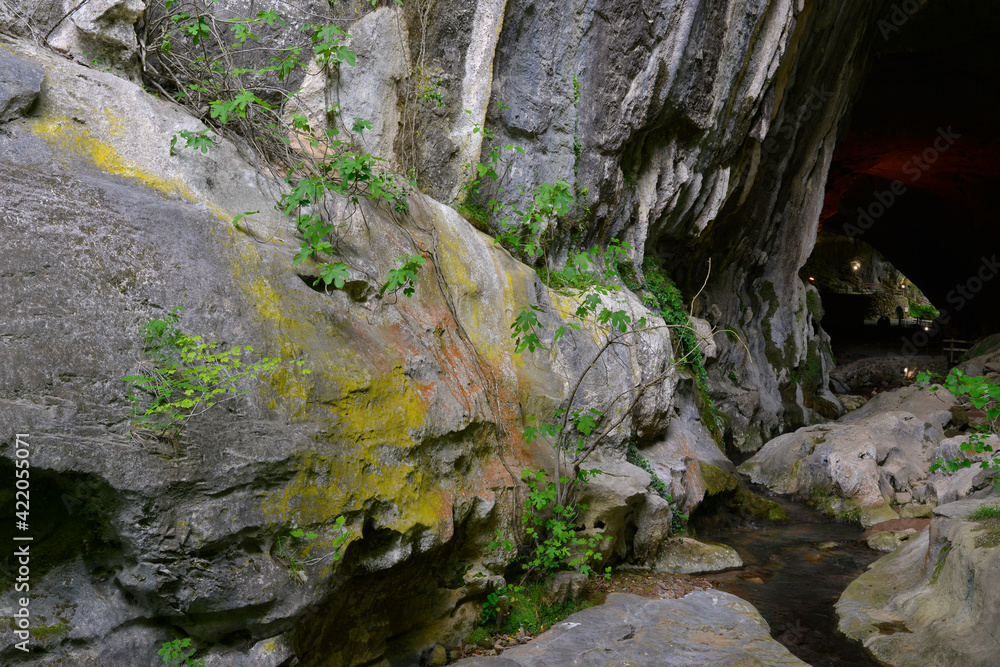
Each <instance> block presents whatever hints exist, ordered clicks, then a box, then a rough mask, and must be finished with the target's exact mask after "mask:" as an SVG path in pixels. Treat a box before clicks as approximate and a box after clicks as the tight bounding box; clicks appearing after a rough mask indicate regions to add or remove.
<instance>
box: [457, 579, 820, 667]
mask: <svg viewBox="0 0 1000 667" xmlns="http://www.w3.org/2000/svg"><path fill="white" fill-rule="evenodd" d="M454 664H455V665H462V666H463V667H559V666H562V665H567V666H569V665H573V666H575V667H576V666H579V667H605V666H607V665H629V666H631V667H647V666H648V667H654V666H657V667H660V666H666V667H669V666H671V665H676V666H678V667H680V666H681V665H684V666H689V665H700V666H706V665H719V666H722V665H727V666H731V665H747V666H750V665H754V666H760V667H763V666H767V665H805V664H806V663H804V662H802V661H801V660H799V659H798V658H796V657H795V656H794V655H792V654H791V653H790V652H789V651H788V649H786V648H785V647H784V646H782V645H781V644H779V643H778V642H777V641H775V640H774V639H772V638H771V635H770V628H769V627H768V625H767V622H766V621H765V620H764V619H763V618H762V617H761V615H760V614H759V613H758V612H757V610H756V609H754V607H753V605H751V604H750V603H749V602H746V601H745V600H741V599H740V598H738V597H736V596H735V595H730V594H729V593H723V592H721V591H717V590H709V591H695V592H694V593H690V594H688V595H686V596H684V597H683V598H679V599H676V600H649V599H646V598H642V597H639V596H637V595H631V594H627V593H612V594H610V595H608V599H607V602H606V603H605V604H603V605H599V606H597V607H591V608H590V609H585V610H583V611H580V612H577V613H575V614H573V615H572V616H570V617H569V618H567V619H566V620H565V621H563V622H561V623H556V624H555V625H554V626H553V627H552V628H551V629H549V630H548V631H546V632H545V633H543V634H541V635H540V636H539V637H538V638H537V639H535V640H534V641H532V642H530V643H528V644H524V645H523V646H517V647H514V648H511V649H508V650H506V651H504V653H503V655H502V656H496V657H475V658H466V659H464V660H459V661H458V662H456V663H454Z"/></svg>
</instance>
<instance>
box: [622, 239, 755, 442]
mask: <svg viewBox="0 0 1000 667" xmlns="http://www.w3.org/2000/svg"><path fill="white" fill-rule="evenodd" d="M642 270H643V273H644V274H645V277H646V282H645V284H644V285H642V286H641V287H640V288H641V289H646V290H648V292H647V294H646V295H645V296H644V298H643V303H644V304H646V305H647V306H649V307H652V308H654V309H655V310H656V312H657V313H658V314H659V315H660V316H661V317H662V318H663V320H664V321H665V322H666V323H667V324H668V325H671V326H672V327H674V331H675V332H676V334H677V336H676V341H677V343H676V345H677V349H676V350H675V353H676V354H677V357H678V359H680V360H681V365H682V366H684V367H687V368H688V369H689V370H690V372H691V373H692V375H693V376H694V380H695V384H696V386H697V388H698V393H699V396H700V398H701V404H702V410H701V413H702V414H701V416H702V421H703V422H704V424H705V426H706V428H708V430H709V432H710V433H711V434H712V437H713V438H715V440H716V442H721V441H722V427H723V423H724V422H723V420H722V419H721V417H720V415H719V411H718V408H716V407H715V402H714V401H712V398H711V396H709V388H708V371H707V370H706V369H705V356H704V354H702V351H701V346H700V345H699V343H698V336H697V332H696V331H695V329H694V327H692V326H691V321H690V318H689V315H688V309H687V307H686V306H685V304H684V297H683V296H682V295H681V291H680V290H679V289H678V288H677V285H675V284H674V282H673V281H672V280H671V279H670V276H668V275H667V274H666V272H665V271H663V269H662V268H661V267H659V266H658V265H657V264H656V262H655V261H654V260H653V259H652V258H651V257H647V258H646V261H645V262H644V263H643V267H642ZM727 333H733V332H729V331H727ZM737 340H738V337H737Z"/></svg>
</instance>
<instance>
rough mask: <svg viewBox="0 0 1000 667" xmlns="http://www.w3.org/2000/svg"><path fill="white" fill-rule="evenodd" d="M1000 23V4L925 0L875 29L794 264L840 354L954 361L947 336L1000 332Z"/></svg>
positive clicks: (972, 338) (966, 337) (971, 336)
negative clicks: (803, 254) (801, 261)
mask: <svg viewBox="0 0 1000 667" xmlns="http://www.w3.org/2000/svg"><path fill="white" fill-rule="evenodd" d="M998 23H1000V4H996V3H982V2H977V1H976V0H932V1H931V2H928V3H926V4H925V5H923V7H922V8H921V9H920V10H919V11H918V12H917V13H915V14H914V15H913V16H911V17H909V19H908V20H907V21H906V22H905V23H904V24H903V25H901V26H895V25H893V26H892V29H891V30H886V29H883V30H882V31H881V32H880V31H879V30H878V29H876V30H875V35H874V39H875V40H876V41H877V46H876V49H875V53H874V54H873V61H872V66H871V69H870V72H869V73H868V76H867V79H866V81H865V84H864V86H863V87H862V89H861V90H860V93H859V95H858V98H857V99H856V100H855V102H854V105H853V109H852V112H851V116H850V119H849V122H848V123H846V124H845V125H844V126H843V127H842V130H841V135H840V141H839V144H838V147H837V149H836V152H835V154H834V157H833V161H832V163H831V167H830V172H829V176H828V179H827V184H826V200H825V203H824V208H823V211H822V214H821V216H820V227H819V233H818V235H817V242H816V245H815V248H814V250H813V254H812V256H811V257H810V259H809V260H808V262H807V263H806V265H805V267H803V270H802V272H801V273H800V276H801V277H802V278H803V280H804V281H806V282H810V283H812V284H816V286H817V288H818V289H819V291H820V293H821V299H822V303H823V308H824V312H825V315H824V319H823V322H822V326H823V328H824V330H825V331H827V333H829V334H830V336H831V343H832V348H833V352H834V355H835V356H836V357H837V359H836V362H837V364H838V366H840V365H842V364H844V363H846V362H851V361H852V358H863V357H865V356H869V357H883V358H884V357H887V356H888V357H892V356H926V357H929V358H937V359H945V361H946V362H950V361H954V359H955V356H956V355H955V354H954V353H953V352H951V351H950V350H949V349H948V348H949V347H955V346H956V345H961V344H955V343H949V342H947V341H949V340H954V339H958V340H963V341H975V340H977V339H979V338H981V337H983V336H985V335H988V334H990V333H995V332H1000V308H997V307H996V306H995V304H996V303H997V301H998V298H1000V261H998V260H1000V252H997V254H994V252H995V251H998V250H1000V225H998V224H996V223H997V219H998V217H1000V187H997V186H998V183H1000V137H998V133H997V130H996V123H997V118H998V117H1000V89H998V88H997V87H996V86H995V85H994V82H995V81H997V78H998V76H997V75H998V74H1000V53H998V52H997V51H996V49H995V48H994V47H993V45H992V38H991V37H992V29H993V28H992V27H993V26H995V25H997V24H998ZM852 274H853V275H852ZM810 278H813V280H811V281H810ZM916 285H919V289H917V288H916V287H915V286H916ZM877 295H881V296H878V299H877V300H878V301H879V302H880V304H878V305H875V304H873V303H872V302H873V301H875V300H876V296H877ZM927 305H931V306H933V310H932V309H927V308H926V306H927ZM914 306H916V310H917V312H915V313H914V312H913V308H914ZM897 308H898V310H897ZM935 310H936V311H938V312H937V313H935ZM883 311H884V312H883ZM890 311H891V312H890ZM900 311H902V313H900ZM876 313H877V314H876ZM881 314H884V315H885V316H886V319H888V320H889V321H888V326H886V324H887V323H886V322H884V321H883V323H882V324H883V326H882V327H879V326H878V324H877V323H878V317H879V315H881ZM900 314H902V315H903V317H899V315H900ZM873 315H874V317H875V319H874V321H872V316H873ZM866 319H867V320H868V322H869V324H867V325H866V324H864V320H866ZM838 351H839V352H840V355H841V356H838V354H837V353H838ZM942 355H944V356H942ZM901 370H902V368H901V369H900V371H901ZM908 370H912V369H908ZM835 388H836V387H835Z"/></svg>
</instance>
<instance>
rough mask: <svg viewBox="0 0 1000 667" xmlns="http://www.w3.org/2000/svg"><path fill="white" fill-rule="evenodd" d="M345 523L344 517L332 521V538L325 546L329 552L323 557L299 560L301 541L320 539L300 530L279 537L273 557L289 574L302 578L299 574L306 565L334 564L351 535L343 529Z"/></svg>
mask: <svg viewBox="0 0 1000 667" xmlns="http://www.w3.org/2000/svg"><path fill="white" fill-rule="evenodd" d="M346 522H347V519H346V518H345V517H344V516H338V517H337V518H336V520H335V521H334V525H333V531H334V535H333V538H332V539H331V540H330V542H329V544H325V546H327V547H328V548H329V549H330V551H329V553H327V554H326V555H325V556H321V557H318V558H306V559H305V560H302V559H301V558H300V556H299V553H300V544H301V543H302V541H303V540H306V541H312V540H316V539H318V538H319V537H320V535H319V533H315V532H312V531H306V530H303V529H302V528H295V529H294V530H292V531H290V532H289V533H288V535H286V536H282V537H279V538H278V539H277V540H276V541H275V543H274V555H275V557H276V558H277V559H278V560H279V561H281V562H282V563H284V564H285V566H286V567H287V568H288V571H289V572H290V573H291V574H293V575H299V576H300V577H302V575H300V574H299V573H300V572H301V573H304V571H305V569H306V568H305V566H306V565H315V564H317V563H321V562H323V561H326V560H331V561H334V562H336V561H338V560H340V557H341V555H342V554H341V551H342V549H343V546H344V542H346V541H347V540H348V539H349V538H350V537H351V536H352V535H353V533H352V532H351V531H349V530H347V528H346V527H345V524H346ZM302 578H304V577H302Z"/></svg>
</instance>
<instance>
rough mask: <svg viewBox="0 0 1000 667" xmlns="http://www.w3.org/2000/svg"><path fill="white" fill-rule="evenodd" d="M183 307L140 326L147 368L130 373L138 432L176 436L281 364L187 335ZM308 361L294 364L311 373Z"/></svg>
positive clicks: (244, 349)
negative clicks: (182, 320)
mask: <svg viewBox="0 0 1000 667" xmlns="http://www.w3.org/2000/svg"><path fill="white" fill-rule="evenodd" d="M182 310H183V308H181V307H179V306H178V307H177V308H174V309H173V310H171V311H170V312H169V313H167V314H166V315H164V316H163V317H159V318H153V319H151V320H149V321H148V322H146V323H145V324H144V325H143V326H142V328H141V333H142V335H143V338H144V343H145V345H144V350H145V354H146V356H147V361H146V362H145V363H144V364H143V366H142V369H143V371H144V372H141V373H139V374H136V375H129V376H127V377H125V381H126V382H128V383H129V384H130V385H131V386H130V388H129V391H128V393H127V398H128V400H129V402H130V403H131V405H132V430H133V433H135V432H136V430H142V429H145V430H152V431H155V432H158V433H159V434H161V435H163V434H166V433H167V432H168V431H173V434H174V435H177V434H178V432H179V430H180V428H181V426H182V425H183V424H184V423H185V422H186V421H187V420H189V419H191V418H192V417H196V416H198V415H200V414H202V413H204V412H205V411H206V410H209V409H210V408H212V407H213V406H216V405H218V404H219V403H221V402H224V401H228V400H231V399H234V398H236V397H237V396H241V395H243V394H245V393H247V392H248V391H249V390H248V389H242V388H240V383H241V381H244V380H260V379H261V378H262V377H263V376H266V375H269V374H270V373H272V372H273V371H274V370H275V369H277V368H278V367H279V366H280V365H281V362H280V361H279V360H278V359H276V358H268V357H265V358H263V359H260V360H258V361H253V360H252V359H251V356H252V353H253V352H254V349H253V348H252V347H250V346H249V345H244V346H238V345H237V346H233V347H230V348H225V347H224V346H223V345H222V344H221V343H217V342H214V341H206V340H204V339H203V338H202V337H201V336H190V335H188V334H185V333H184V332H183V331H182V330H181V328H180V315H179V313H180V312H181V311H182ZM304 363H305V362H304V361H301V360H300V361H295V362H292V363H291V365H292V366H293V367H296V368H300V369H301V372H302V373H303V374H308V373H309V372H310V371H309V369H308V368H301V367H302V366H303V364H304Z"/></svg>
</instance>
